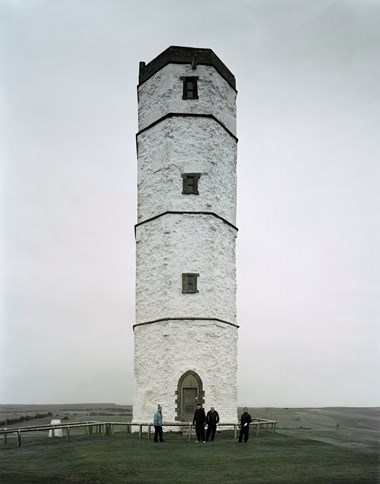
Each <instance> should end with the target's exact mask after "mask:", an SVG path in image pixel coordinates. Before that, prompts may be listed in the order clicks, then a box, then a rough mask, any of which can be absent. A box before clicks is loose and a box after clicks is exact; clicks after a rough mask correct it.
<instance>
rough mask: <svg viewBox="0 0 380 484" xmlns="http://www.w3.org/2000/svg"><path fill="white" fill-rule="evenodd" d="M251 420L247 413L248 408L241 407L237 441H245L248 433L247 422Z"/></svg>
mask: <svg viewBox="0 0 380 484" xmlns="http://www.w3.org/2000/svg"><path fill="white" fill-rule="evenodd" d="M251 422H252V417H251V416H250V415H249V413H248V408H247V407H244V408H243V413H242V416H241V417H240V435H239V442H240V443H241V442H243V436H244V442H247V440H248V435H249V424H250V423H251Z"/></svg>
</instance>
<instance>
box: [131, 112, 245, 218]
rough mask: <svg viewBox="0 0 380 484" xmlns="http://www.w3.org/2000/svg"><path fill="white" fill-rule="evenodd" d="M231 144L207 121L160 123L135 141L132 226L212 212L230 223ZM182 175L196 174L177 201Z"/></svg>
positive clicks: (233, 187) (232, 213)
mask: <svg viewBox="0 0 380 484" xmlns="http://www.w3.org/2000/svg"><path fill="white" fill-rule="evenodd" d="M236 151H237V150H236V140H235V139H234V138H233V137H231V136H230V135H229V134H228V133H227V132H226V131H225V130H224V129H223V128H222V127H221V126H220V124H218V123H217V122H216V121H214V120H212V119H208V118H182V117H174V118H168V119H165V120H164V121H163V122H161V123H159V124H158V125H155V126H154V127H152V128H151V129H149V130H147V131H144V132H143V133H141V135H140V136H139V137H138V221H139V222H141V221H143V220H147V219H148V218H151V217H153V216H155V215H157V214H160V213H163V212H165V211H168V210H177V211H178V210H179V211H180V210H182V211H198V212H199V211H206V212H215V213H217V214H218V215H219V216H221V217H223V218H225V219H226V220H228V221H229V222H230V223H232V224H235V223H236ZM182 173H200V174H201V177H200V179H199V182H198V189H199V195H188V196H184V195H182V178H181V174H182Z"/></svg>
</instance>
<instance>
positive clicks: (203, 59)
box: [139, 46, 236, 90]
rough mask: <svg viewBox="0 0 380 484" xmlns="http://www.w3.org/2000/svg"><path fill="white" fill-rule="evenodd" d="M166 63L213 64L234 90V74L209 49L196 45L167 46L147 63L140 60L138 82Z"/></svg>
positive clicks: (140, 82)
mask: <svg viewBox="0 0 380 484" xmlns="http://www.w3.org/2000/svg"><path fill="white" fill-rule="evenodd" d="M167 64H192V65H193V66H194V68H195V67H196V66H197V64H203V65H208V66H213V67H214V68H215V69H216V70H217V71H218V72H219V74H220V75H221V76H223V77H224V79H225V80H226V81H227V82H228V83H229V84H230V85H231V87H233V88H234V89H235V90H236V81H235V76H234V75H233V74H232V72H231V71H230V70H229V69H228V67H226V65H225V64H223V62H222V61H221V60H220V59H219V57H218V56H217V55H216V54H214V52H213V51H212V50H211V49H201V48H197V47H178V46H171V47H168V48H167V49H166V50H164V52H162V53H161V54H160V55H158V56H157V57H156V58H155V59H153V60H152V61H150V62H149V63H148V64H145V62H140V72H139V84H142V83H143V82H145V81H146V80H147V79H149V78H150V77H151V76H153V75H154V74H155V73H156V72H158V71H159V70H160V69H162V68H163V67H165V66H166V65H167Z"/></svg>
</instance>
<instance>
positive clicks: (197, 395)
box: [176, 370, 204, 422]
mask: <svg viewBox="0 0 380 484" xmlns="http://www.w3.org/2000/svg"><path fill="white" fill-rule="evenodd" d="M176 394H177V409H176V410H177V416H176V420H178V421H180V422H191V421H192V420H193V417H194V411H195V407H196V405H197V403H203V402H204V392H203V384H202V380H201V378H200V377H199V375H198V374H197V373H195V371H192V370H189V371H187V372H186V373H184V374H183V375H182V376H181V378H180V379H179V381H178V388H177V392H176Z"/></svg>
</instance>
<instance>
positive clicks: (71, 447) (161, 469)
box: [0, 408, 380, 484]
mask: <svg viewBox="0 0 380 484" xmlns="http://www.w3.org/2000/svg"><path fill="white" fill-rule="evenodd" d="M64 410H65V412H66V414H67V409H64ZM73 411H74V413H76V410H75V409H73ZM119 411H120V409H119V408H117V409H115V415H114V416H113V418H111V420H115V417H116V416H117V414H118V413H120V412H119ZM252 413H253V415H254V416H257V417H261V418H269V419H275V420H277V421H278V428H279V430H278V431H277V432H276V433H275V434H271V433H269V432H265V431H263V432H260V435H259V437H256V436H255V435H254V434H255V432H254V431H253V432H252V431H251V435H250V440H249V441H248V443H247V444H239V443H237V442H236V441H235V440H234V438H233V433H232V431H223V432H221V433H218V434H217V436H216V440H215V441H214V442H209V443H207V444H196V443H195V442H194V440H192V441H191V442H190V443H189V442H188V441H187V438H186V437H184V436H182V435H180V434H176V433H165V438H166V442H164V443H162V444H161V443H158V444H155V443H154V442H153V441H152V440H148V439H147V436H146V435H145V436H144V438H143V439H138V436H137V434H128V433H126V432H125V431H124V427H120V428H119V427H118V429H120V431H118V432H117V433H116V434H115V435H114V436H113V437H106V436H101V435H99V434H93V435H87V436H86V435H84V431H83V429H82V430H76V431H73V432H72V436H71V439H70V440H69V441H66V440H65V438H54V439H49V438H47V432H46V431H45V432H43V433H42V434H39V433H28V434H25V436H24V435H23V438H22V447H20V448H17V447H16V439H15V437H14V436H10V437H9V438H8V444H6V445H5V444H4V443H3V442H0V482H1V483H2V484H15V483H20V484H22V483H30V484H33V483H57V484H60V483H91V484H100V483H101V484H112V483H134V482H135V483H138V482H145V483H160V482H165V483H187V482H192V483H194V482H195V481H202V482H206V483H214V482H222V483H224V482H225V483H240V482H243V481H247V482H255V483H277V482H281V483H289V484H293V483H306V484H307V483H347V484H354V483H367V484H369V483H380V479H379V432H378V428H377V426H378V423H379V410H378V409H338V408H333V409H260V410H258V409H256V410H253V411H252ZM63 415H64V413H59V412H56V413H55V415H54V416H60V417H62V416H63ZM79 417H80V413H78V414H77V415H74V414H73V413H70V415H69V420H70V421H73V420H77V419H78V418H79ZM86 419H88V417H87V416H86V418H84V419H83V420H86ZM94 419H95V420H108V418H105V417H100V416H99V417H95V418H94ZM118 420H119V419H118ZM121 420H123V421H125V420H126V419H124V418H121ZM37 423H40V422H30V424H33V425H35V424H37ZM45 423H46V422H45ZM338 424H339V425H338ZM252 430H253V429H252Z"/></svg>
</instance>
